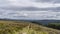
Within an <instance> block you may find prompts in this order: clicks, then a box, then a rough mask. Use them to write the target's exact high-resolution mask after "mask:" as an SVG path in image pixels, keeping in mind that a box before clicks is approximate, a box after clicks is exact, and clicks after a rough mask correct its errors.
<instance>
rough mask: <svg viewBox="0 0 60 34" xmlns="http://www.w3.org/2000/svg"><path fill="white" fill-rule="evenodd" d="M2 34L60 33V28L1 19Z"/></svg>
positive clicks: (0, 33) (0, 30) (0, 31)
mask: <svg viewBox="0 0 60 34" xmlns="http://www.w3.org/2000/svg"><path fill="white" fill-rule="evenodd" d="M0 34H60V30H56V29H52V28H48V27H44V26H42V25H38V24H34V23H31V22H24V21H7V20H5V21H4V20H0Z"/></svg>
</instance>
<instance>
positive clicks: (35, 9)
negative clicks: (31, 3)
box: [0, 7, 60, 12]
mask: <svg viewBox="0 0 60 34" xmlns="http://www.w3.org/2000/svg"><path fill="white" fill-rule="evenodd" d="M1 9H3V10H13V11H56V12H58V11H60V7H50V8H36V7H0V10H1Z"/></svg>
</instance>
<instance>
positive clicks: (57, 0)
mask: <svg viewBox="0 0 60 34" xmlns="http://www.w3.org/2000/svg"><path fill="white" fill-rule="evenodd" d="M35 2H43V3H44V2H50V3H60V0H35Z"/></svg>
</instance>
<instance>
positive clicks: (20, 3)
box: [0, 0, 60, 20]
mask: <svg viewBox="0 0 60 34" xmlns="http://www.w3.org/2000/svg"><path fill="white" fill-rule="evenodd" d="M0 18H2V19H28V20H44V19H48V20H60V0H0Z"/></svg>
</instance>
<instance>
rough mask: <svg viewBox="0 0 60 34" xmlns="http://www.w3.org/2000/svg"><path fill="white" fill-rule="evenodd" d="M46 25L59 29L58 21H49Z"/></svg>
mask: <svg viewBox="0 0 60 34" xmlns="http://www.w3.org/2000/svg"><path fill="white" fill-rule="evenodd" d="M47 27H50V28H54V29H59V30H60V23H49V24H48V25H47Z"/></svg>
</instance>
